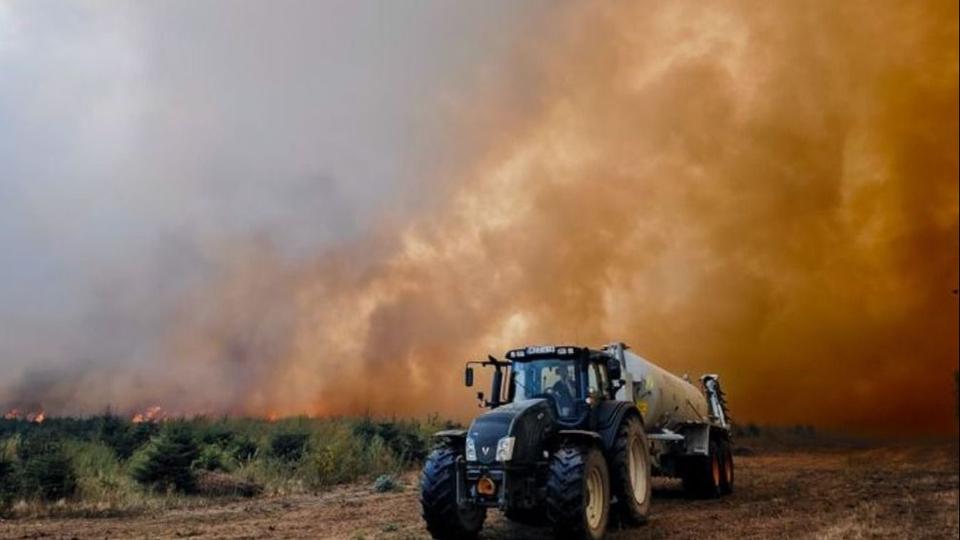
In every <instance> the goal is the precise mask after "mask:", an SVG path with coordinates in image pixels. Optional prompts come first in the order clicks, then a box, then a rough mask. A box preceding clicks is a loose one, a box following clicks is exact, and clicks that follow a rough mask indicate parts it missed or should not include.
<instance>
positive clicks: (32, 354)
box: [0, 0, 546, 405]
mask: <svg viewBox="0 0 960 540" xmlns="http://www.w3.org/2000/svg"><path fill="white" fill-rule="evenodd" d="M545 9H546V3H545V2H540V1H538V2H526V3H522V4H520V3H516V2H507V1H500V2H446V1H437V2H426V1H413V0H409V1H406V0H405V1H395V2H386V1H384V2H373V1H369V2H355V1H343V2H334V1H322V2H318V1H312V2H291V1H284V2H266V1H261V2H250V1H230V2H227V1H218V2H213V1H187V0H184V1H164V2H132V1H131V2H105V1H104V2H92V1H91V2H47V1H36V0H22V1H3V0H0V363H2V364H3V366H4V367H5V368H6V370H5V375H4V377H3V379H2V380H0V405H2V403H3V402H4V401H5V400H7V401H9V400H10V399H13V398H17V399H19V397H20V396H16V395H13V390H11V388H13V387H16V386H19V385H20V381H21V377H23V376H30V377H34V376H35V374H36V373H37V372H44V371H48V370H51V369H59V368H60V367H70V366H73V367H74V368H76V367H80V366H86V365H88V364H91V363H92V364H93V365H95V366H100V367H103V366H112V365H123V366H134V367H135V366H147V365H151V362H152V361H153V360H155V358H154V356H153V355H154V354H155V352H156V351H155V350H154V348H153V347H154V345H155V341H156V338H157V337H158V336H159V335H161V334H162V333H163V331H164V330H163V329H164V324H165V321H166V320H167V318H168V317H170V314H171V311H172V310H173V309H174V308H175V306H176V304H177V300H178V298H179V295H181V294H183V293H185V292H187V291H190V290H196V289H197V288H199V287H202V286H203V285H204V283H205V281H206V280H207V279H210V278H211V275H213V270H212V269H215V267H216V264H217V261H216V260H215V258H216V256H217V255H216V253H217V252H218V251H219V250H220V249H221V247H222V246H224V245H227V246H229V245H230V243H231V242H246V241H248V240H249V239H250V238H259V239H260V240H263V241H268V242H269V243H271V244H273V245H275V246H276V248H277V249H278V250H280V251H281V252H282V253H284V254H285V255H287V256H288V257H290V258H291V259H296V258H297V257H300V256H314V255H316V254H317V253H319V252H322V250H323V249H325V248H328V247H330V246H331V245H335V244H336V243H338V242H342V241H348V240H349V239H351V238H353V237H355V236H356V235H358V234H361V233H362V232H363V231H364V230H365V229H366V228H367V227H368V226H369V225H370V224H371V223H373V222H374V219H375V216H376V215H377V214H379V213H380V212H384V211H397V209H398V208H402V209H409V208H415V207H416V205H417V204H418V195H416V194H415V190H413V189H412V186H414V185H415V183H416V182H417V180H418V178H419V177H421V176H422V175H424V174H429V171H431V170H432V169H434V168H435V167H436V163H438V162H442V161H443V159H444V156H445V155H446V154H447V152H452V151H453V150H454V148H453V147H452V146H451V141H452V138H451V137H450V133H449V132H448V130H449V124H448V121H449V118H450V116H451V114H452V111H455V110H456V107H457V104H458V102H459V101H460V100H464V99H471V97H470V93H471V91H473V89H474V88H475V87H476V86H477V85H482V84H484V83H485V81H489V80H491V79H498V78H499V76H500V75H501V74H502V70H504V69H507V68H505V67H504V66H505V65H506V64H507V63H508V61H509V58H508V57H509V53H510V45H511V43H512V42H513V40H514V39H515V38H516V37H517V36H520V35H522V34H523V33H525V32H529V31H531V27H535V26H536V25H537V24H538V21H540V20H541V18H542V16H543V12H544V10H545ZM214 246H216V247H217V249H213V247H214ZM27 373H31V375H25V374H27Z"/></svg>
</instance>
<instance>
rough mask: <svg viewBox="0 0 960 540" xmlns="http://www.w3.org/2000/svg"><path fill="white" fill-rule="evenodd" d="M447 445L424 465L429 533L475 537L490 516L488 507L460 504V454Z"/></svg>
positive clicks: (441, 536)
mask: <svg viewBox="0 0 960 540" xmlns="http://www.w3.org/2000/svg"><path fill="white" fill-rule="evenodd" d="M459 456H460V452H459V451H458V450H456V449H454V448H451V447H448V446H444V447H440V448H438V449H436V450H434V451H433V452H432V453H431V454H430V456H429V457H427V462H426V463H425V464H424V465H423V474H422V476H421V478H420V505H421V507H422V509H423V519H424V521H426V522H427V530H428V531H430V535H431V536H433V537H434V538H438V539H450V540H455V539H459V538H475V537H476V536H477V533H479V532H480V529H482V528H483V520H484V519H485V518H486V516H487V512H486V509H485V508H481V507H468V508H461V507H459V506H458V505H457V457H459Z"/></svg>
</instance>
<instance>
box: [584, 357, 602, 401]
mask: <svg viewBox="0 0 960 540" xmlns="http://www.w3.org/2000/svg"><path fill="white" fill-rule="evenodd" d="M587 390H588V391H589V392H590V393H591V394H593V395H601V396H606V395H607V372H606V370H605V369H604V367H603V366H601V365H600V364H590V365H589V366H588V367H587Z"/></svg>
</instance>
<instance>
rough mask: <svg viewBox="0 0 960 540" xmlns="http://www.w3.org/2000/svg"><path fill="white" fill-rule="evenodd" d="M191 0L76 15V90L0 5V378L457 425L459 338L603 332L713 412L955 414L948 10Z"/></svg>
mask: <svg viewBox="0 0 960 540" xmlns="http://www.w3.org/2000/svg"><path fill="white" fill-rule="evenodd" d="M185 5H188V6H189V5H193V4H185ZM198 5H199V6H200V7H198V8H189V9H188V8H186V7H184V8H183V10H179V11H177V12H176V13H168V12H165V11H164V10H159V9H157V8H155V9H157V11H156V12H149V13H141V12H139V9H149V8H138V10H133V11H137V12H136V13H130V12H129V11H122V10H119V11H115V12H110V13H109V14H108V15H103V14H100V13H98V14H97V16H96V17H93V18H92V20H94V21H95V23H96V25H107V27H109V28H115V29H116V32H117V34H118V35H116V36H115V35H113V34H111V33H110V32H104V31H99V30H98V31H96V32H94V31H93V30H90V32H91V33H92V34H95V35H96V36H98V37H97V38H96V39H92V38H90V36H89V35H88V34H87V33H83V34H82V35H79V36H77V37H76V42H73V41H70V42H69V45H70V47H69V48H68V49H69V50H68V52H69V55H83V54H86V53H85V52H84V51H85V50H86V49H87V48H89V51H88V52H89V54H90V55H91V56H92V57H95V58H97V59H98V61H97V62H96V63H94V64H95V67H96V70H102V71H94V72H92V73H89V72H84V73H82V74H78V75H77V76H75V77H73V78H72V79H71V80H72V81H73V82H74V83H76V84H75V86H76V88H74V89H73V91H72V92H71V94H70V97H71V99H69V100H67V99H66V96H65V95H63V94H61V93H59V92H58V91H55V90H47V92H44V91H39V92H38V91H35V90H34V88H33V87H32V86H30V84H32V83H33V82H35V81H36V79H37V76H38V73H35V72H34V71H36V70H41V69H42V68H43V66H42V65H41V66H39V67H38V66H37V65H36V64H35V63H34V62H28V61H27V60H28V59H30V58H31V55H33V54H39V52H43V51H47V47H49V48H56V46H57V45H56V44H51V43H45V42H42V40H41V38H38V37H36V36H37V34H36V33H35V32H32V31H31V29H30V28H23V27H18V24H19V23H23V24H24V25H25V24H26V23H25V22H23V21H30V20H35V19H36V20H39V19H42V20H43V22H44V24H48V25H49V24H55V23H56V21H55V17H53V13H52V12H54V11H58V10H56V9H54V6H46V7H47V8H49V9H48V11H49V12H50V13H47V12H46V11H45V12H44V13H43V14H41V15H42V16H38V17H35V18H31V17H30V16H28V15H24V14H23V13H20V8H23V9H32V7H30V8H27V7H26V6H32V4H13V6H14V9H13V10H10V9H9V8H8V9H7V11H6V12H4V11H3V10H0V17H6V19H7V20H13V21H15V22H17V23H18V24H13V25H9V24H8V25H6V27H7V28H13V31H10V30H8V32H16V35H15V36H14V38H13V39H10V40H8V41H9V42H10V43H12V44H13V45H14V47H12V48H11V47H6V48H0V59H2V62H3V66H2V67H5V68H9V67H11V66H12V68H15V69H12V70H11V69H4V70H3V71H2V73H5V75H0V77H3V79H2V80H3V81H4V82H3V84H2V85H0V114H2V115H4V116H7V117H10V118H12V120H11V121H9V122H4V124H3V125H4V126H7V125H10V126H15V127H14V128H5V127H0V157H2V159H3V162H4V163H9V164H10V166H9V168H8V173H5V174H4V178H5V180H2V181H0V190H2V191H0V195H3V199H2V201H3V202H0V204H2V208H3V209H4V210H5V211H4V212H3V213H2V214H0V225H2V229H0V234H2V235H4V236H2V237H0V238H2V239H3V242H4V249H3V250H2V252H0V253H2V254H0V257H3V259H2V260H0V262H2V264H3V270H2V272H4V274H2V277H3V278H4V279H3V281H4V285H2V288H0V291H2V293H3V295H4V301H3V306H4V307H3V309H2V311H0V316H2V321H3V327H4V335H3V336H2V338H0V353H2V354H3V356H2V359H3V360H2V361H3V362H4V363H5V365H6V366H7V368H8V372H10V373H11V376H10V377H7V376H5V377H4V378H3V379H2V382H0V403H3V402H10V403H23V402H27V401H30V402H35V403H38V404H42V405H43V406H44V407H47V408H49V409H51V410H54V411H55V412H77V411H79V412H89V411H95V410H98V409H102V408H103V406H104V405H105V404H107V403H110V404H112V405H113V406H115V407H119V408H136V407H142V406H144V405H147V404H152V403H160V404H163V405H165V406H166V407H168V408H170V409H171V410H183V411H188V412H229V413H235V414H297V413H308V414H319V415H323V414H351V413H362V412H371V413H375V414H401V415H406V414H423V413H426V412H433V411H440V412H442V413H444V414H451V415H456V416H461V417H466V416H468V415H470V414H472V412H473V407H474V405H473V402H472V400H471V399H470V393H469V392H468V391H466V390H464V389H463V388H462V386H461V383H460V378H461V375H462V369H461V367H462V362H463V361H465V360H470V359H480V358H483V357H484V356H485V355H486V354H487V353H494V354H500V353H502V352H503V351H504V350H506V349H508V348H511V347H514V346H520V345H526V344H531V343H550V342H576V343H583V344H590V345H600V344H603V343H605V342H608V341H613V340H623V341H626V342H627V343H629V344H630V345H631V346H632V347H633V349H634V350H635V351H636V352H638V353H639V354H641V355H643V356H646V357H648V358H650V359H652V360H654V361H655V362H657V363H659V364H661V365H663V366H664V367H666V368H668V369H670V370H672V371H674V372H678V373H684V372H686V373H690V374H699V373H702V372H715V373H719V374H720V375H721V378H722V380H723V382H724V384H725V387H726V389H727V393H728V395H729V396H730V400H731V405H732V407H733V412H734V414H735V416H736V417H737V418H741V419H751V420H755V421H761V422H776V423H804V424H808V423H812V424H816V425H819V426H823V427H829V428H841V429H848V430H852V431H857V432H881V433H903V432H912V433H943V432H949V431H950V430H953V429H955V426H956V416H955V414H956V413H955V410H956V405H955V401H954V399H955V396H954V379H953V373H954V370H956V369H957V358H958V337H957V327H958V307H957V297H956V295H955V293H952V291H953V290H955V289H956V287H957V282H958V249H960V248H958V187H957V181H958V175H960V166H958V151H957V148H958V144H960V141H958V128H960V126H958V114H960V112H958V98H957V94H958V52H957V41H958V22H957V21H958V10H957V6H956V3H953V2H925V3H915V4H904V3H894V2H882V3H878V2H846V3H843V4H835V3H831V2H804V3H788V2H782V3H769V2H722V3H710V4H702V3H694V2H689V3H688V2H672V3H652V2H651V3H644V2H623V3H617V2H608V3H581V4H569V5H566V6H564V8H563V9H562V10H560V11H557V12H549V13H548V12H547V10H546V9H545V7H544V6H538V5H535V4H525V5H524V7H523V8H519V7H516V6H514V5H513V4H506V3H505V4H502V5H499V6H496V7H495V8H494V9H492V12H493V13H495V14H496V15H483V16H481V12H479V11H477V12H476V13H472V14H463V13H460V12H458V11H457V10H453V9H452V8H443V7H442V4H437V5H434V4H422V5H421V4H417V5H418V6H420V7H419V8H418V9H419V10H420V11H417V12H416V13H410V12H405V11H403V10H401V9H400V8H399V5H395V7H393V8H390V9H387V10H386V12H383V11H382V9H383V6H391V5H393V4H382V5H379V6H380V8H381V11H377V9H376V7H377V6H378V4H369V5H367V6H368V7H369V9H370V10H373V11H372V12H371V13H355V14H352V15H351V14H344V15H345V16H344V17H338V18H337V20H338V21H339V20H346V21H353V23H352V24H355V25H359V26H360V27H362V28H366V31H363V30H362V28H353V27H351V28H353V30H352V31H350V30H348V31H342V33H339V34H338V33H337V31H336V30H335V28H334V27H337V25H333V26H332V27H331V29H330V32H331V33H332V34H333V35H334V36H339V37H331V36H330V34H328V33H325V32H323V31H322V29H315V28H314V26H313V25H314V24H322V21H324V20H328V19H329V18H325V17H324V15H325V14H330V13H340V12H337V11H336V10H334V9H332V6H333V4H331V5H324V6H323V8H317V7H312V8H311V7H309V6H313V4H308V5H306V7H305V6H300V5H298V6H299V8H301V9H302V10H303V11H302V12H296V13H291V12H286V13H284V12H281V11H276V12H270V13H262V12H259V11H256V10H252V8H251V9H250V10H245V9H238V10H237V11H238V12H239V15H238V17H239V19H236V20H234V19H230V20H231V21H235V23H234V22H231V23H230V25H233V24H236V25H237V26H235V27H234V26H230V25H227V26H224V25H226V23H224V22H223V21H224V20H225V19H224V18H222V17H220V16H219V15H220V13H219V11H218V10H215V9H213V8H214V5H213V4H206V3H201V4H198ZM291 5H292V4H291ZM347 5H349V6H355V4H347ZM347 5H336V7H337V9H343V10H346V9H348V8H347V7H345V6H347ZM181 7H183V5H181ZM193 9H196V10H197V12H196V13H192V12H189V11H190V10H193ZM349 9H354V10H359V11H363V10H364V9H367V8H365V7H362V6H361V7H351V8H349ZM444 9H446V12H445V11H444ZM311 10H314V11H311ZM261 11H262V10H261ZM11 13H12V14H11ZM340 14H343V13H340ZM346 15H350V16H346ZM51 17H52V18H51ZM115 19H118V20H115ZM2 20H4V19H0V21H2ZM131 20H132V21H137V22H138V25H136V32H134V33H133V37H130V36H126V34H125V33H126V32H128V29H129V25H128V23H129V22H130V21H131ZM456 21H460V22H459V23H457V22H456ZM180 23H184V24H180ZM91 24H93V23H91ZM331 24H332V23H331ZM347 24H348V26H349V25H350V24H351V23H347ZM367 24H369V25H372V26H370V27H369V28H368V27H367V26H364V25H367ZM457 24H460V26H457ZM114 25H115V26H114ZM291 25H293V28H292V29H291ZM301 25H302V27H301ZM438 25H439V26H438ZM2 26H3V25H2V24H0V27H2ZM438 27H441V28H445V29H447V30H446V31H444V32H442V33H434V34H431V33H429V32H427V34H426V35H427V36H428V37H427V38H424V37H423V35H424V34H423V32H424V31H425V30H426V29H433V28H438ZM174 28H175V29H176V32H173V33H171V32H172V29H174ZM241 29H242V30H243V31H244V34H243V38H242V39H241V38H239V37H237V36H236V33H237V32H238V31H240V30H241ZM297 29H299V30H300V31H297ZM121 30H122V31H121ZM454 30H456V31H454ZM58 36H59V37H57V38H56V40H69V39H70V36H69V35H68V36H66V37H64V36H62V35H60V34H58ZM252 36H255V37H256V38H257V39H252ZM318 36H319V37H318ZM429 36H433V38H430V37H429ZM471 36H472V37H471ZM491 36H494V37H491ZM50 39H51V40H53V39H54V38H52V37H51V38H50ZM30 40H37V42H36V43H34V42H32V41H30ZM114 40H119V41H118V42H116V43H115V42H114ZM344 40H348V42H349V44H350V46H349V47H348V46H346V45H345V44H344ZM378 40H386V41H387V43H388V45H386V46H384V45H376V43H378V42H379V41H378ZM18 43H19V47H21V50H20V51H19V52H18V50H17V49H16V46H17V44H18ZM80 45H82V46H80ZM341 46H342V47H344V48H343V49H340V47H341ZM366 47H370V48H371V51H367V54H369V55H371V56H372V58H373V59H371V60H369V61H368V62H365V61H363V60H362V58H363V56H364V54H365V53H364V51H365V48H366ZM103 50H107V51H113V52H114V53H115V54H110V55H107V56H105V57H104V56H103V55H102V54H101V51H103ZM131 50H132V51H137V52H138V54H136V55H134V54H132V53H130V52H129V51H131ZM479 50H482V54H481V53H480V52H478V51H479ZM24 51H26V52H24ZM303 51H309V54H307V53H304V52H303ZM384 51H392V52H390V53H389V54H388V57H386V58H383V57H381V56H380V55H383V54H387V53H385V52H384ZM404 51H406V52H404ZM28 53H29V54H28ZM64 54H67V53H65V52H63V51H59V52H56V51H54V52H49V57H47V56H44V57H43V58H44V59H45V60H46V61H49V62H63V64H60V63H56V64H52V65H51V66H47V67H48V68H49V69H54V68H57V69H69V68H70V66H74V65H76V62H75V61H72V60H71V57H70V56H69V55H68V56H67V57H66V58H64V57H63V55H64ZM324 55H332V56H334V57H336V58H337V59H339V60H338V61H331V62H330V65H329V66H327V65H325V64H324V63H323V61H322V60H317V58H318V57H319V58H321V59H322V58H324ZM404 55H410V56H404ZM195 56H199V58H194V57H195ZM355 58H360V60H358V62H359V64H360V65H363V66H367V67H368V68H369V70H361V71H363V72H364V73H365V75H362V76H361V75H356V74H355V73H354V72H353V71H351V69H352V61H353V60H354V59H355ZM403 58H407V59H414V58H415V59H418V61H410V62H409V63H406V64H404V63H403V62H399V60H400V59H403ZM423 59H427V60H423ZM314 61H316V62H318V64H316V65H315V64H314V63H313V62H314ZM338 62H339V63H338ZM8 64H9V65H8ZM318 66H319V67H318ZM338 66H339V67H338ZM425 66H426V67H425ZM429 66H432V67H429ZM338 70H342V71H338ZM11 73H13V75H11ZM44 73H46V72H40V75H43V74H44ZM370 73H375V75H370ZM351 74H353V75H354V77H353V78H351ZM18 75H19V76H18ZM101 75H102V76H109V77H110V78H111V79H112V80H113V81H114V82H113V84H111V85H110V88H111V89H112V90H113V91H114V92H115V93H116V95H115V96H114V98H115V99H110V96H109V95H104V94H103V92H102V89H101V86H100V85H99V84H98V83H97V81H99V77H98V76H101ZM86 78H90V79H93V80H91V81H87V80H86ZM117 79H119V81H118V80H117ZM81 83H83V84H81ZM84 92H89V93H90V95H89V96H88V98H87V99H84V96H85V95H86V94H85V93H84ZM358 92H359V93H363V92H371V93H372V95H369V96H359V97H358V96H357V93H358ZM49 93H52V94H53V97H52V98H51V97H50V96H49V95H48V94H49ZM130 96H139V97H138V99H137V100H136V102H134V103H131V99H130ZM144 96H145V97H144ZM54 98H56V99H54ZM351 99H355V100H356V101H355V103H354V104H353V105H351ZM78 103H79V104H83V105H85V107H84V110H83V113H82V114H80V113H75V112H74V111H75V108H76V107H78ZM268 104H269V105H268ZM57 107H62V108H63V109H62V110H59V109H57ZM412 107H416V108H415V109H414V110H416V111H418V112H417V113H416V115H415V116H416V119H412V116H411V115H412V114H413V113H410V110H411V108H412ZM131 110H132V112H131ZM341 113H342V114H345V115H348V117H347V118H348V119H347V120H342V121H338V120H337V116H336V115H337V114H341ZM38 115H40V116H38ZM420 115H428V117H429V118H430V120H428V121H426V122H424V121H422V120H421V118H422V117H421V116H420ZM119 118H122V119H123V121H122V122H121V121H119V120H117V119H119ZM74 124H75V125H74ZM51 126H55V127H51ZM58 133H60V134H62V135H60V136H57V134H58ZM27 150H29V152H27ZM25 153H26V155H25ZM37 185H40V186H42V187H40V188H37V187H36V186H37ZM87 189H93V190H94V193H87V192H85V190H87ZM41 195H42V204H41V211H37V210H36V205H37V204H40V203H37V202H36V200H34V198H35V197H40V196H41ZM171 213H172V215H171ZM38 219H39V220H41V222H39V223H38V222H37V220H38ZM11 231H12V232H11ZM104 237H109V238H111V240H110V241H109V242H105V241H103V238H104ZM24 259H26V260H27V261H28V262H23V260H24ZM62 261H66V263H64V262H62ZM118 269H122V271H120V270H118ZM145 284H146V285H145ZM68 292H69V294H70V296H68V297H69V298H70V299H71V301H70V302H68V303H63V302H61V299H62V298H64V296H65V295H67V294H68ZM62 304H64V305H62ZM61 307H62V309H61Z"/></svg>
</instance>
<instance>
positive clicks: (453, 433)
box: [433, 429, 467, 450]
mask: <svg viewBox="0 0 960 540" xmlns="http://www.w3.org/2000/svg"><path fill="white" fill-rule="evenodd" d="M433 438H434V440H436V441H438V442H441V443H446V444H449V445H450V446H453V447H454V448H460V449H461V450H462V449H463V447H464V446H465V445H466V440H467V430H465V429H446V430H443V431H438V432H436V433H434V434H433Z"/></svg>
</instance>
